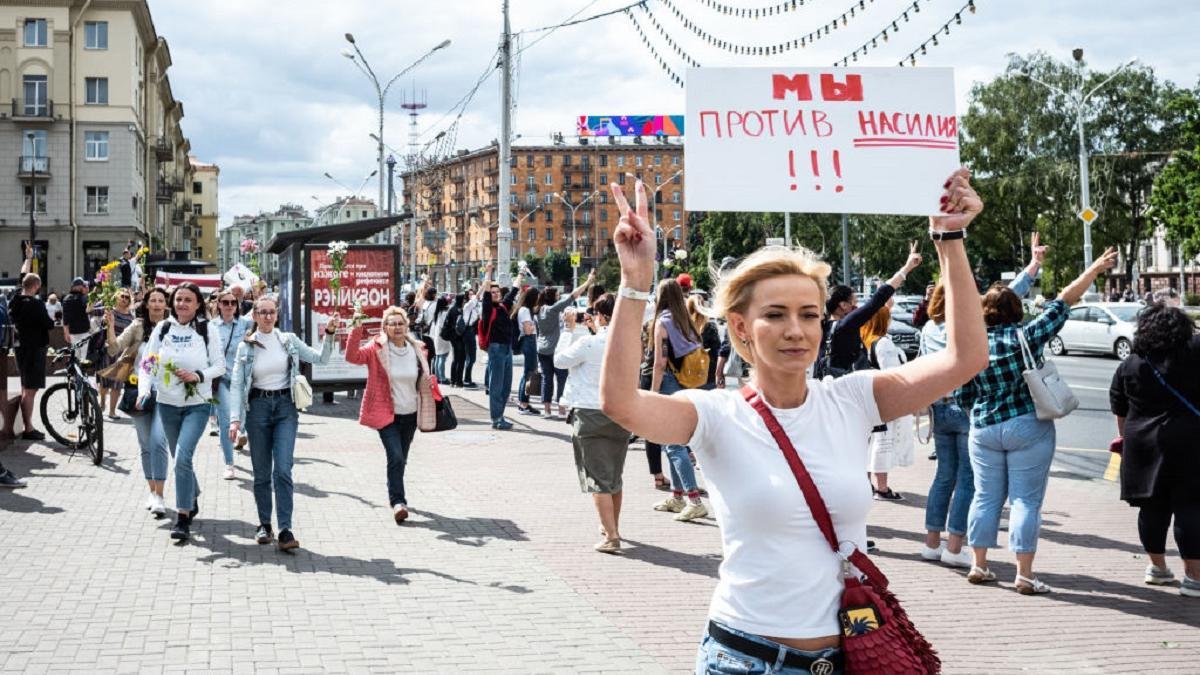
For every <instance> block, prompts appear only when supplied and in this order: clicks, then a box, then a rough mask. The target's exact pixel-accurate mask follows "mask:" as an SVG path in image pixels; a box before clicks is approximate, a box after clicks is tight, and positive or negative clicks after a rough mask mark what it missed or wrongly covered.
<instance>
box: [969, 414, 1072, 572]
mask: <svg viewBox="0 0 1200 675" xmlns="http://www.w3.org/2000/svg"><path fill="white" fill-rule="evenodd" d="M1054 441H1055V433H1054V422H1053V421H1041V420H1039V419H1038V418H1037V417H1036V416H1035V415H1034V413H1028V414H1025V415H1021V416H1020V417H1014V418H1012V419H1010V420H1005V421H1003V422H1001V423H999V424H993V425H992V426H990V427H984V428H983V429H975V428H972V429H971V439H970V455H971V468H972V469H974V470H975V498H974V499H972V500H971V512H970V514H969V515H968V516H967V543H968V544H969V545H971V546H979V547H986V548H994V547H995V546H996V536H997V531H998V530H999V529H1000V512H1001V510H1002V509H1003V508H1004V500H1005V498H1006V497H1007V498H1008V500H1009V503H1010V504H1011V505H1012V507H1011V510H1010V513H1009V518H1008V521H1009V525H1008V548H1009V550H1011V551H1012V552H1014V553H1033V552H1035V551H1037V540H1038V530H1039V529H1040V528H1041V526H1042V498H1043V497H1045V496H1046V481H1047V480H1048V479H1049V477H1050V462H1051V461H1052V460H1053V459H1054Z"/></svg>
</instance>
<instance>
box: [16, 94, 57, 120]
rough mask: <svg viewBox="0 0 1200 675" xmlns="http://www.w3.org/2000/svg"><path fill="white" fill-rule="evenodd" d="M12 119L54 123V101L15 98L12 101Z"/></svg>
mask: <svg viewBox="0 0 1200 675" xmlns="http://www.w3.org/2000/svg"><path fill="white" fill-rule="evenodd" d="M12 118H13V119H14V120H19V121H22V122H29V121H35V120H43V121H47V122H49V121H52V120H53V119H54V101H51V100H48V99H20V98H14V99H13V100H12Z"/></svg>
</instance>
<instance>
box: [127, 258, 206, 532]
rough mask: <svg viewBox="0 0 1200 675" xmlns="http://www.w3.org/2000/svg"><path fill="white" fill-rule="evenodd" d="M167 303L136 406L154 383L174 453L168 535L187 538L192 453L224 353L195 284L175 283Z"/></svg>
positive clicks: (195, 493)
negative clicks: (172, 512) (175, 514)
mask: <svg viewBox="0 0 1200 675" xmlns="http://www.w3.org/2000/svg"><path fill="white" fill-rule="evenodd" d="M170 305H171V316H169V317H167V318H166V320H164V321H162V322H160V323H159V324H158V325H157V326H155V328H154V331H153V333H152V334H151V337H150V344H149V345H147V346H146V357H145V359H143V361H142V370H143V371H144V372H145V376H144V377H141V378H140V379H139V380H138V408H139V409H140V408H141V407H142V404H143V402H144V401H145V399H146V397H148V396H149V395H150V389H151V386H153V388H154V389H155V390H157V392H158V403H157V407H158V415H159V417H160V418H161V419H162V425H163V432H164V433H165V434H166V436H167V445H168V447H171V448H174V454H175V510H176V511H177V512H178V513H179V517H178V519H177V520H176V521H175V527H173V528H171V538H172V539H177V540H180V541H186V540H187V539H188V538H189V537H191V526H192V520H193V519H194V518H195V517H196V514H197V513H198V512H199V511H200V484H199V482H197V481H196V472H195V469H194V468H193V467H192V454H193V453H194V452H195V451H196V444H197V443H198V442H199V441H200V437H201V436H202V435H203V434H204V428H205V427H206V426H207V425H208V414H209V412H210V411H211V410H212V405H211V401H212V398H213V392H212V383H213V380H215V379H216V378H218V377H221V376H222V375H224V374H225V356H224V355H223V354H221V344H220V334H219V333H218V331H217V329H216V326H213V325H212V324H210V323H209V322H208V321H206V320H204V317H203V310H202V308H203V306H204V297H203V296H202V295H200V288H199V287H198V286H196V284H193V283H191V282H187V283H183V284H180V285H179V286H178V287H177V288H176V289H175V290H174V292H172V293H171V299H170Z"/></svg>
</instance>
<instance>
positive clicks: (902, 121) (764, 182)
mask: <svg viewBox="0 0 1200 675" xmlns="http://www.w3.org/2000/svg"><path fill="white" fill-rule="evenodd" d="M954 105H955V104H954V71H953V70H952V69H950V68H785V67H775V68H694V69H691V70H689V71H688V77H687V128H688V139H687V151H686V158H687V168H688V175H687V184H686V186H685V188H684V189H685V192H686V194H685V195H684V198H685V200H686V203H687V208H688V210H689V211H791V212H808V213H883V214H898V215H936V214H937V213H938V206H939V202H938V198H939V197H940V196H941V193H942V183H943V182H944V181H945V180H946V179H947V178H949V177H950V174H951V173H953V172H954V171H955V170H956V169H957V168H958V167H959V158H958V117H957V116H956V113H955V107H954Z"/></svg>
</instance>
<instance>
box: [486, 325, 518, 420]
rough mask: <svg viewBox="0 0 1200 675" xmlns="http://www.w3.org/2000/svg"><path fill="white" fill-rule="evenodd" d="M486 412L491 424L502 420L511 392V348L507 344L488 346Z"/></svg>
mask: <svg viewBox="0 0 1200 675" xmlns="http://www.w3.org/2000/svg"><path fill="white" fill-rule="evenodd" d="M487 387H488V412H490V413H491V415H492V424H495V423H497V422H499V421H501V420H503V419H504V406H505V405H507V404H508V395H509V394H510V393H511V392H512V348H511V347H509V346H508V343H507V342H505V343H504V344H489V345H488V383H487Z"/></svg>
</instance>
